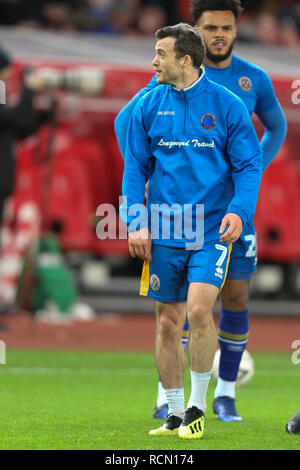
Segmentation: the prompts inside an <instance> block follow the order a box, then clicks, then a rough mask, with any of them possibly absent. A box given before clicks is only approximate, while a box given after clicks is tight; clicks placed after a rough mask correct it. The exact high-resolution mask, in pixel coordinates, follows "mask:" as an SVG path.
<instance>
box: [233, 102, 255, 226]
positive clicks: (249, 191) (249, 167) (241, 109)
mask: <svg viewBox="0 0 300 470" xmlns="http://www.w3.org/2000/svg"><path fill="white" fill-rule="evenodd" d="M227 124H228V140H227V153H228V156H229V159H230V162H231V165H232V178H233V183H234V197H233V199H232V201H231V203H230V204H229V206H228V209H227V213H228V212H234V213H236V214H238V215H239V216H240V217H241V219H242V221H243V223H244V224H245V223H246V222H247V221H248V220H249V219H250V218H251V217H253V216H254V213H255V208H256V203H257V197H258V191H259V186H260V180H261V173H262V157H261V148H260V144H259V140H258V137H257V134H256V132H255V129H254V127H253V125H252V122H251V119H250V117H249V113H248V111H247V108H246V106H245V105H244V103H243V102H242V101H241V100H240V99H236V101H235V102H234V103H232V104H231V107H230V109H229V113H228V116H227Z"/></svg>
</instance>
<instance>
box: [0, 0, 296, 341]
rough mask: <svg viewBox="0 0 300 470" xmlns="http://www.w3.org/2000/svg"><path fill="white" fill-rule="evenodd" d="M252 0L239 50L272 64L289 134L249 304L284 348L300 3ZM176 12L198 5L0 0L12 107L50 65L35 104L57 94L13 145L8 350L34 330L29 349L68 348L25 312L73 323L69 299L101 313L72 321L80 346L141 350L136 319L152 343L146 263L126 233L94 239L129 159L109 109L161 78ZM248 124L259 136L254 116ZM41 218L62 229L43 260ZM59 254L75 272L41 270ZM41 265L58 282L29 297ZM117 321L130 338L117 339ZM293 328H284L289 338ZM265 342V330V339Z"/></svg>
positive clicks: (264, 208)
mask: <svg viewBox="0 0 300 470" xmlns="http://www.w3.org/2000/svg"><path fill="white" fill-rule="evenodd" d="M243 5H244V7H245V8H246V12H245V14H244V16H243V18H242V20H241V23H240V28H239V38H238V42H237V45H236V50H235V53H236V54H237V55H240V56H241V57H243V58H245V59H248V60H250V61H251V62H253V63H255V64H257V65H259V66H261V67H263V68H264V69H265V70H266V71H267V72H268V73H269V75H270V76H271V78H272V81H273V84H274V87H275V89H276V93H277V96H278V99H279V101H280V103H281V105H282V107H283V109H284V112H285V115H286V117H287V121H288V136H287V138H286V141H285V143H284V145H283V147H282V149H281V151H280V153H279V155H278V156H277V158H276V160H275V161H274V162H273V163H272V165H271V166H270V168H268V170H267V171H266V173H265V175H264V177H263V182H262V186H261V191H260V196H259V203H258V208H257V213H256V228H257V235H258V258H259V264H258V271H257V273H256V274H255V275H254V276H253V278H252V280H251V301H250V312H251V314H252V315H253V317H255V318H256V320H257V322H258V323H257V328H256V330H254V331H253V333H252V337H253V338H255V335H257V337H258V336H259V332H260V331H261V330H260V328H262V327H263V326H266V328H270V335H271V336H272V338H273V346H272V347H273V348H274V349H276V346H278V348H279V349H280V348H281V349H287V350H289V349H290V347H291V342H292V340H293V339H296V338H297V336H298V337H299V335H300V333H299V331H300V158H299V147H300V132H299V131H300V94H299V93H297V89H299V88H300V2H299V1H293V0H285V1H284V0H282V1H276V0H270V1H260V2H258V1H250V0H249V1H248V0H247V1H244V2H243ZM180 20H183V21H188V22H189V21H191V18H190V14H189V2H186V1H183V0H181V1H180V0H178V1H168V0H165V1H156V0H120V1H115V0H69V1H47V0H41V1H37V0H36V1H35V0H31V1H30V0H28V1H26V2H25V1H21V0H1V1H0V46H1V47H3V48H4V49H5V50H7V51H9V53H10V54H11V56H12V57H13V62H14V74H13V78H12V80H11V83H10V84H9V86H8V87H7V101H8V103H9V102H10V101H11V102H13V101H14V100H16V98H17V97H18V95H19V94H20V92H21V90H22V86H23V76H24V73H26V70H28V69H29V68H30V69H32V68H34V69H41V68H42V69H43V70H44V73H45V74H46V75H47V77H48V81H49V84H51V86H50V87H49V89H48V90H46V91H45V92H43V93H40V94H39V95H38V96H36V106H37V108H42V107H43V106H44V104H45V101H47V100H49V97H51V96H52V95H55V99H56V103H57V104H56V111H55V119H53V122H52V123H51V124H48V125H45V126H43V127H42V128H41V129H40V131H39V132H38V133H37V134H36V135H34V136H32V137H30V138H28V139H26V140H25V141H23V142H22V143H18V144H17V151H16V152H17V174H16V184H15V191H14V194H13V197H12V198H11V201H10V202H9V205H8V210H7V212H6V216H5V219H4V221H3V227H2V235H3V242H2V255H1V272H0V290H1V296H2V297H3V308H2V310H3V313H4V314H5V315H4V316H3V317H2V319H1V317H0V321H2V320H3V322H4V323H3V325H4V327H3V331H0V334H1V337H3V339H6V338H7V341H8V344H10V345H11V346H19V345H21V344H25V343H26V341H25V340H24V338H25V333H26V332H27V333H28V334H29V337H30V341H29V343H28V342H27V343H26V346H28V345H29V346H30V344H32V345H36V346H37V347H43V346H44V347H50V346H51V344H54V345H55V346H60V347H64V346H66V347H68V345H69V343H68V341H67V339H68V334H69V333H67V332H66V331H67V330H65V329H64V328H63V329H60V330H59V332H58V333H57V330H55V329H54V330H53V335H54V336H53V339H54V342H53V343H51V341H49V334H48V333H46V332H45V334H43V328H44V327H43V326H39V325H37V324H36V325H35V329H32V324H31V322H29V320H28V318H29V317H28V316H26V315H25V316H24V315H23V316H20V311H22V312H26V311H29V312H34V313H35V314H36V315H37V310H39V311H42V313H43V315H44V317H43V318H44V320H45V319H47V320H49V321H52V322H54V321H55V320H58V319H60V320H61V319H62V318H63V319H65V320H66V321H67V319H68V316H69V313H70V311H71V310H72V309H71V307H72V308H73V307H74V308H73V310H72V313H73V314H74V318H75V317H76V315H77V319H81V320H92V319H94V321H95V322H96V323H97V325H98V327H99V328H98V329H94V330H91V329H89V330H88V328H87V327H85V326H84V325H82V324H81V325H80V329H76V327H74V328H75V329H74V330H72V331H73V333H70V334H74V336H75V337H76V338H77V340H78V344H79V346H80V347H100V348H101V347H103V348H108V349H109V348H110V345H111V346H113V337H115V339H116V341H117V344H118V345H120V341H121V337H123V336H127V337H128V338H129V340H128V344H127V346H126V347H129V348H130V345H131V346H132V347H133V343H132V341H131V340H130V331H131V330H130V328H133V325H138V324H139V320H140V322H141V325H143V326H141V327H140V328H141V329H140V333H139V334H137V335H135V336H136V337H138V336H139V335H140V336H139V339H138V343H139V344H138V347H141V348H143V346H144V348H146V349H149V348H150V349H151V348H152V347H153V348H154V336H153V334H152V333H151V334H150V335H149V329H151V332H153V327H154V316H153V304H152V301H151V300H150V299H145V298H139V297H138V294H137V292H138V283H139V274H140V270H141V264H140V263H139V262H138V261H136V260H134V261H133V260H131V259H130V258H129V255H128V250H127V241H126V240H118V239H116V240H109V239H107V240H100V239H99V238H98V237H97V234H96V227H97V223H98V222H99V217H97V215H96V210H97V207H98V206H99V205H100V204H103V203H110V204H113V205H114V207H115V208H116V211H117V210H118V204H119V195H120V194H121V179H122V171H123V160H122V157H121V155H120V152H119V148H118V144H117V142H116V138H115V135H114V129H113V122H114V118H115V116H116V114H117V113H118V111H119V110H120V109H121V108H122V107H123V106H124V105H125V104H126V103H127V102H128V101H129V100H130V99H131V97H132V96H133V95H134V94H135V93H136V92H137V91H138V90H139V89H140V88H142V87H144V86H145V85H146V84H147V83H148V81H149V80H150V78H151V77H152V74H153V72H152V67H151V61H152V58H153V50H154V49H153V48H154V40H153V33H154V32H155V31H156V29H157V28H159V27H161V26H163V25H164V24H174V23H175V22H178V21H180ZM293 97H294V98H293ZM297 97H298V98H297ZM253 122H254V125H255V127H256V129H257V132H258V134H259V135H261V132H262V128H261V126H260V124H259V123H258V122H257V120H256V119H255V117H254V119H253ZM45 204H46V205H45ZM39 219H40V220H41V222H42V232H43V234H45V233H49V232H50V233H53V234H55V236H56V237H57V239H58V242H59V244H56V243H55V242H53V244H52V245H51V243H52V241H51V240H50V241H49V240H48V241H49V244H50V245H51V246H50V247H49V244H48V245H47V247H46V248H45V249H44V251H43V252H40V253H39V254H38V255H37V256H35V255H36V251H35V250H36V249H37V248H36V247H35V245H34V243H32V242H33V241H34V238H35V236H36V235H37V230H38V229H37V225H38V220H39ZM45 252H47V257H45V256H42V255H43V254H45ZM58 255H59V257H58ZM58 258H59V261H58ZM24 260H25V264H24ZM55 263H56V265H58V264H60V263H61V264H62V265H63V266H64V267H65V269H66V270H67V272H68V273H69V274H70V277H68V276H63V275H62V274H61V272H60V273H58V274H57V276H58V277H57V278H55V273H54V274H51V275H50V274H49V276H48V278H47V274H46V273H45V272H43V268H45V266H46V267H47V266H48V267H49V266H50V267H51V266H52V267H53V265H55ZM24 266H25V270H24ZM39 268H40V270H39ZM34 275H40V276H42V278H43V279H44V281H45V283H46V284H47V286H49V283H50V284H51V282H52V285H53V286H55V288H53V289H52V290H51V287H49V292H48V297H47V295H46V294H45V292H43V293H42V294H41V293H40V297H39V298H38V299H37V298H36V297H35V300H34V301H33V297H32V295H31V294H32V293H33V292H32V288H33V283H32V280H33V279H34ZM51 276H52V277H51ZM45 279H46V280H45ZM70 279H72V280H74V283H73V281H71V280H70ZM20 286H21V287H20ZM53 290H56V294H55V296H54V297H53V298H52V297H51V295H53ZM58 291H60V292H59V295H58ZM20 292H21V293H20ZM66 297H67V299H66ZM56 301H57V304H55V302H56ZM15 303H17V305H18V307H19V310H18V313H13V311H12V312H11V313H10V314H9V315H8V314H7V311H8V310H7V311H6V309H5V308H6V307H5V306H6V305H7V304H15ZM70 309H71V310H70ZM10 310H13V309H10ZM215 310H216V314H217V313H218V310H219V304H218V303H217V304H216V307H215ZM123 314H130V315H131V316H130V317H126V316H125V315H123ZM116 315H118V317H117V316H116ZM132 315H133V316H132ZM41 316H42V315H41ZM30 318H33V317H30ZM35 318H37V316H35ZM69 318H71V317H69ZM125 318H126V321H125ZM282 320H284V323H283V324H282V323H280V324H279V322H280V321H282ZM253 322H254V321H253ZM5 325H6V326H7V327H8V328H9V329H8V331H5V328H6V327H5ZM29 325H31V326H29ZM114 325H115V326H116V325H118V328H119V329H120V331H123V333H124V331H126V332H127V333H126V335H124V334H120V335H119V336H118V334H117V333H116V330H115V329H114V328H113V326H114ZM126 325H127V327H126ZM253 325H254V323H253ZM276 325H278V327H276ZM280 325H281V326H280ZM282 325H285V326H282ZM272 327H273V335H272V330H271V328H272ZM72 328H73V327H72ZM124 328H125V329H126V328H128V329H127V330H124ZM276 328H277V329H276ZM284 328H286V329H289V332H288V333H287V332H286V336H285V339H284V341H282V337H283V336H284V334H285V331H286V330H285V329H284ZM122 329H123V330H122ZM69 331H70V330H69ZM85 334H86V335H85ZM55 335H56V336H55ZM57 335H60V336H57ZM9 338H10V339H9ZM36 338H39V340H38V341H37V339H36ZM83 338H84V339H83ZM145 338H148V339H147V342H146V343H145ZM50 339H51V337H50ZM22 341H23V343H22ZM24 341H25V342H24ZM80 341H81V342H80ZM118 341H119V342H118ZM263 341H264V342H265V341H266V337H265V336H264V337H263V336H261V344H260V346H261V348H262V349H263ZM30 342H31V343H30ZM250 346H251V343H250ZM270 347H271V346H270Z"/></svg>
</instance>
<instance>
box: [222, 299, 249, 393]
mask: <svg viewBox="0 0 300 470" xmlns="http://www.w3.org/2000/svg"><path fill="white" fill-rule="evenodd" d="M248 335H249V318H248V310H244V311H242V312H233V311H231V310H226V309H224V308H222V313H221V318H220V323H219V328H218V339H219V345H220V350H221V355H220V367H219V380H218V384H217V388H216V390H215V398H216V397H220V396H224V395H226V396H231V397H232V398H234V396H235V381H236V379H237V375H238V371H239V366H240V362H241V359H242V355H243V352H244V350H245V348H246V345H247V342H248ZM220 379H221V380H220Z"/></svg>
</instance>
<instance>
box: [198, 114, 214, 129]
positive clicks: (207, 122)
mask: <svg viewBox="0 0 300 470" xmlns="http://www.w3.org/2000/svg"><path fill="white" fill-rule="evenodd" d="M216 124H217V119H216V116H215V115H214V114H211V113H206V114H204V115H203V116H202V118H201V126H202V127H204V129H213V128H214V127H215V126H216Z"/></svg>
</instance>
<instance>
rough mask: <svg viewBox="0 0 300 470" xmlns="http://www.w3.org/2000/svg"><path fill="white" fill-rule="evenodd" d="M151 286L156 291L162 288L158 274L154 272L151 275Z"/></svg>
mask: <svg viewBox="0 0 300 470" xmlns="http://www.w3.org/2000/svg"><path fill="white" fill-rule="evenodd" d="M150 286H151V289H152V290H154V292H156V291H158V290H159V289H160V280H159V277H158V276H157V275H156V274H152V276H151V277H150Z"/></svg>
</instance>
